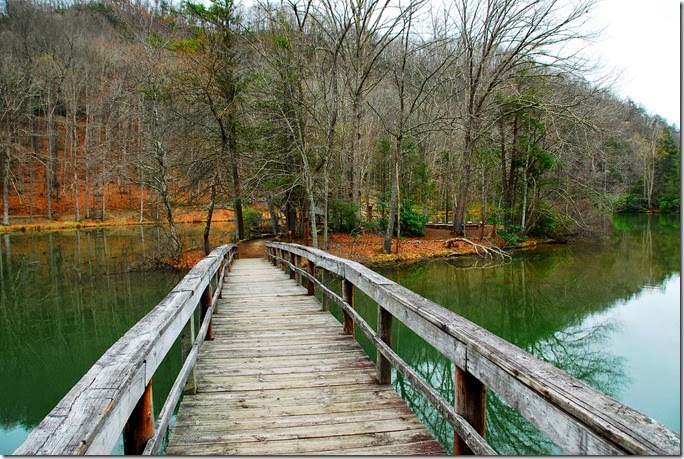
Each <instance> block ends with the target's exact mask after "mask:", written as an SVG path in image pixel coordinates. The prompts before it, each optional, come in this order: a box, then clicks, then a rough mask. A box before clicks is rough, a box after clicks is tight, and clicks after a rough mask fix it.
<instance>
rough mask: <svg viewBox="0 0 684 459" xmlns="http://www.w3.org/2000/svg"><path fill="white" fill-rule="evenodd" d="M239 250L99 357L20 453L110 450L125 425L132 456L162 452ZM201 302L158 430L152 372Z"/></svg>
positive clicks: (203, 270)
mask: <svg viewBox="0 0 684 459" xmlns="http://www.w3.org/2000/svg"><path fill="white" fill-rule="evenodd" d="M236 253H237V246H236V245H235V244H226V245H222V246H220V247H218V248H216V249H215V250H214V251H213V252H211V254H209V255H208V256H207V257H205V258H204V259H202V260H201V261H200V262H199V263H198V264H197V265H196V266H195V267H194V268H192V269H191V270H190V272H189V273H188V274H187V275H186V276H185V277H184V278H183V279H182V280H181V281H180V282H179V283H178V284H177V285H176V287H175V288H174V289H173V290H172V291H171V292H170V293H169V294H168V295H167V296H166V297H165V298H164V299H163V300H162V301H161V302H160V303H159V304H158V305H157V306H155V307H154V308H153V309H152V310H151V311H150V312H149V313H148V314H147V315H146V316H145V317H143V318H142V319H141V320H140V321H139V322H138V323H136V324H135V325H134V326H133V327H132V328H131V329H130V330H128V332H126V334H124V336H122V337H121V338H120V339H119V340H118V341H117V342H116V343H114V344H113V345H112V346H111V347H110V348H109V349H108V350H107V351H106V352H105V353H104V354H103V355H102V357H100V359H99V360H98V361H97V362H95V364H94V365H93V366H92V367H91V368H90V370H88V372H87V373H86V374H85V376H83V377H82V378H81V380H80V381H79V382H78V383H76V385H75V386H74V387H73V388H72V389H71V390H70V391H69V392H68V393H67V394H66V395H65V396H64V398H62V400H61V401H60V402H59V403H58V404H57V406H56V407H55V408H54V409H53V410H52V411H51V412H50V413H49V414H48V415H47V416H46V417H45V418H44V419H43V420H42V421H41V422H40V424H38V426H37V427H36V428H35V429H34V430H33V431H32V432H31V433H30V434H29V436H28V438H27V439H26V441H24V443H23V444H22V445H21V446H20V447H19V448H18V449H17V450H16V451H15V452H14V454H16V455H37V454H49V455H59V456H66V455H73V454H97V455H106V454H110V453H111V451H112V448H113V447H114V445H115V444H116V441H117V440H118V438H119V436H120V434H121V432H122V431H124V430H125V432H124V450H125V451H124V452H125V454H141V453H143V449H144V448H145V446H146V445H147V450H146V451H147V452H148V453H150V452H154V453H156V452H157V450H158V447H159V444H160V443H161V438H162V437H163V435H164V433H165V431H166V427H167V426H168V421H169V419H170V416H171V414H172V413H173V409H174V407H175V405H176V403H177V402H178V399H179V398H180V391H179V390H178V388H177V386H180V388H181V389H182V387H183V385H184V384H185V382H186V380H187V379H188V376H189V374H190V371H191V369H192V366H193V365H194V361H195V359H196V358H197V352H198V351H199V346H200V345H201V342H202V340H203V338H204V334H206V333H207V331H208V330H210V329H211V322H210V321H211V312H212V311H213V308H214V307H215V304H216V299H218V297H219V295H216V298H215V299H214V301H212V299H211V280H212V278H213V277H214V276H215V275H218V280H217V282H218V288H217V290H218V291H219V292H220V287H221V285H222V282H223V272H224V269H225V268H226V267H228V268H229V267H230V264H231V263H232V262H233V259H234V257H235V255H236ZM198 305H202V316H203V317H202V318H201V319H200V320H201V321H202V326H201V329H200V333H199V334H198V336H197V338H196V339H195V340H194V343H193V352H191V353H190V355H189V356H188V358H187V359H186V362H185V364H184V365H183V368H182V370H181V372H180V374H179V378H178V379H177V380H176V383H175V384H174V386H173V388H172V390H171V392H170V393H169V396H168V398H167V402H166V403H165V405H164V407H163V408H162V413H161V415H160V418H159V421H158V423H157V426H156V427H157V429H156V430H157V433H156V434H155V433H154V431H153V429H154V426H153V423H154V419H153V418H154V415H153V413H152V406H151V388H152V381H151V380H152V376H153V375H154V373H155V371H156V370H157V368H158V366H159V364H160V363H161V362H162V360H163V359H164V357H165V356H166V354H167V353H168V352H169V350H170V349H171V346H172V345H173V343H174V342H175V341H176V339H177V338H178V337H179V336H180V335H181V332H183V331H184V328H186V327H189V325H188V324H190V325H192V321H193V314H194V311H195V309H196V308H197V306H198ZM203 333H204V334H203ZM195 348H197V351H195ZM124 428H125V429H124ZM150 439H151V440H150Z"/></svg>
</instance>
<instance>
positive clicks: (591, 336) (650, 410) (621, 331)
mask: <svg viewBox="0 0 684 459" xmlns="http://www.w3.org/2000/svg"><path fill="white" fill-rule="evenodd" d="M614 228H615V231H614V234H613V235H612V236H611V237H610V239H609V240H608V241H607V242H605V243H601V244H586V243H583V244H567V245H550V246H541V247H537V248H536V249H534V250H528V251H524V252H518V253H516V254H514V256H513V259H512V261H509V262H506V263H501V262H500V260H483V259H475V258H471V257H468V258H460V259H451V260H439V261H429V262H424V263H420V264H417V265H413V266H408V267H406V266H405V267H400V268H388V269H381V270H379V272H380V273H381V274H383V275H384V276H386V277H388V278H390V279H392V280H394V281H395V282H398V283H399V284H401V285H403V286H405V287H407V288H409V289H411V290H413V291H415V292H417V293H419V294H420V295H422V296H424V297H426V298H429V299H431V300H432V301H434V302H436V303H438V304H440V305H442V306H444V307H446V308H448V309H450V310H452V311H454V312H456V313H458V314H460V315H462V316H464V317H466V318H467V319H470V320H472V321H473V322H475V323H477V324H478V325H481V326H482V327H484V328H486V329H487V330H489V331H490V332H492V333H494V334H496V335H498V336H500V337H501V338H504V339H506V340H508V341H510V342H512V343H514V344H516V345H517V346H519V347H521V348H522V349H524V350H526V351H528V352H530V353H531V354H533V355H534V356H536V357H538V358H539V359H541V360H544V361H546V362H548V363H551V364H553V365H555V366H557V367H559V368H561V369H563V370H564V371H566V372H567V373H569V374H571V375H573V376H575V377H577V378H579V379H580V380H582V381H583V382H585V383H587V384H588V385H590V386H592V387H594V388H596V389H598V390H600V391H601V392H603V393H605V394H608V395H610V396H611V397H614V398H616V399H617V400H619V401H621V402H622V403H625V404H627V405H629V406H631V407H632V408H635V409H636V410H638V411H641V412H642V413H644V414H646V415H648V416H650V417H652V418H654V419H656V420H658V421H659V422H661V423H663V424H665V425H666V426H668V427H670V428H672V429H674V430H676V431H680V417H681V413H680V392H681V385H680V371H681V369H680V347H681V332H680V322H681V320H680V318H681V312H680V309H681V304H680V223H679V219H678V217H669V216H652V217H645V216H620V217H616V218H615V220H614ZM355 301H356V305H355V307H356V308H357V309H358V310H359V312H360V313H361V315H362V316H364V318H365V319H366V320H367V321H368V322H369V323H370V324H371V325H373V326H375V323H376V318H375V317H376V314H377V307H376V306H375V305H374V303H373V302H372V301H371V300H370V298H368V297H366V296H365V295H363V294H359V293H358V291H357V293H356V298H355ZM336 314H337V315H339V314H340V313H339V311H336ZM397 322H398V321H394V323H393V327H394V329H393V343H392V345H393V348H395V349H396V350H397V352H398V354H399V355H400V356H401V357H402V358H403V359H404V360H405V361H407V362H409V363H410V364H411V365H412V366H413V368H416V369H417V370H418V371H419V372H420V373H421V374H422V375H423V376H424V377H425V378H426V379H427V380H428V381H430V382H431V383H432V385H433V386H434V387H435V388H436V389H438V390H439V391H440V392H441V393H442V395H443V396H444V397H445V398H447V399H448V400H450V401H452V402H453V398H454V395H453V394H454V382H453V381H454V376H453V374H454V369H453V364H451V363H450V362H449V361H448V360H446V359H445V358H444V357H443V356H442V355H441V354H439V353H438V352H437V351H435V350H434V349H433V348H432V347H431V346H429V345H427V344H426V343H425V342H424V341H423V340H422V339H420V338H419V337H417V336H416V335H415V334H414V333H413V332H411V331H410V330H408V329H407V328H406V327H404V326H402V325H401V324H398V323H397ZM359 335H361V334H359ZM357 339H358V340H359V342H360V343H361V344H362V345H363V346H364V348H365V349H366V351H367V352H368V353H369V355H371V356H374V352H375V351H374V350H373V348H372V345H370V343H369V342H368V341H367V340H366V339H365V337H364V336H358V337H357ZM393 385H394V386H395V388H396V389H397V391H398V392H399V393H400V394H402V396H403V397H404V399H405V400H406V401H407V402H408V404H409V405H410V406H411V407H412V408H413V409H414V411H415V412H416V413H418V415H419V417H421V419H422V420H423V421H424V422H425V423H426V424H427V425H428V426H429V427H430V429H431V431H432V432H433V434H434V435H435V436H436V437H437V438H438V439H439V440H440V442H441V443H442V444H443V445H444V446H445V447H446V448H447V449H449V450H450V449H451V448H452V445H453V438H452V435H453V434H452V431H451V429H450V427H449V425H448V424H447V423H446V421H444V420H443V419H442V418H441V416H440V415H439V414H438V413H437V412H436V411H435V410H434V409H433V408H432V407H431V406H430V405H429V404H428V403H427V402H426V401H425V400H424V399H423V398H422V396H420V395H418V394H416V393H415V391H414V389H413V388H412V387H411V385H410V384H409V383H408V382H406V381H404V380H403V379H402V378H401V377H400V375H399V377H398V376H397V375H396V374H395V375H394V377H393ZM487 405H488V406H487V421H486V431H487V434H486V435H487V440H488V442H489V443H490V444H492V445H493V447H494V448H495V449H496V450H497V451H498V452H499V453H501V454H507V455H513V454H561V453H562V451H561V450H559V449H558V448H557V447H555V445H553V444H551V443H550V442H549V441H548V440H547V439H546V438H545V437H544V435H542V434H541V433H539V432H538V431H537V430H536V429H535V428H534V427H532V426H531V425H530V424H529V423H528V422H527V421H526V420H525V419H523V418H522V417H521V416H520V415H518V414H517V413H516V412H515V411H513V410H512V409H511V408H510V407H508V405H507V404H506V403H505V402H503V401H502V400H500V399H499V398H498V397H497V396H496V395H494V394H493V393H491V392H489V393H488V397H487Z"/></svg>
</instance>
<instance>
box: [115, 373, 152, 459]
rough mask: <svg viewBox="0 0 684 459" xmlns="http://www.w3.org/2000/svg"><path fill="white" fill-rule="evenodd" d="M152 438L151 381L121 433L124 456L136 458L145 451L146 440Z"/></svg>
mask: <svg viewBox="0 0 684 459" xmlns="http://www.w3.org/2000/svg"><path fill="white" fill-rule="evenodd" d="M153 436H154V410H153V409H152V380H150V382H149V383H147V386H146V387H145V392H143V395H142V397H140V400H138V403H137V404H136V405H135V408H133V412H132V413H131V416H130V417H129V418H128V422H126V426H125V427H124V431H123V443H124V454H125V455H126V456H138V455H141V454H142V453H143V451H144V450H145V444H147V440H149V439H150V438H152V437H153Z"/></svg>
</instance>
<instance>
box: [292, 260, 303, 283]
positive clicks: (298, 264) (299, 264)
mask: <svg viewBox="0 0 684 459" xmlns="http://www.w3.org/2000/svg"><path fill="white" fill-rule="evenodd" d="M294 265H295V267H296V268H298V269H299V268H301V267H302V256H301V255H295V264H294ZM295 281H296V282H297V284H298V285H302V284H303V283H304V281H303V280H302V275H301V274H299V273H298V272H297V270H295Z"/></svg>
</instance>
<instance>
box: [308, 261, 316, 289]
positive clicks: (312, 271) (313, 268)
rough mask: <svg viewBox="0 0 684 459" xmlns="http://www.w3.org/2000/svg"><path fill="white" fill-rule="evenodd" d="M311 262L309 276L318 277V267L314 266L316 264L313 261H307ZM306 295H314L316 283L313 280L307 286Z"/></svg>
mask: <svg viewBox="0 0 684 459" xmlns="http://www.w3.org/2000/svg"><path fill="white" fill-rule="evenodd" d="M307 261H308V262H309V274H311V277H315V276H316V265H314V262H313V261H311V260H307ZM306 294H307V295H309V296H311V295H313V294H314V282H313V281H312V280H309V281H308V282H307V284H306Z"/></svg>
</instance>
